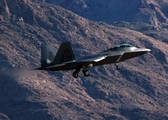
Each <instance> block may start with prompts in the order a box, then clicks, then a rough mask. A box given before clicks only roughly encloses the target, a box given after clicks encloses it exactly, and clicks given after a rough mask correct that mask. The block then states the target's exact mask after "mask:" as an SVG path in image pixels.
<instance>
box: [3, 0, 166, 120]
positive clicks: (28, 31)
mask: <svg viewBox="0 0 168 120" xmlns="http://www.w3.org/2000/svg"><path fill="white" fill-rule="evenodd" d="M0 5H1V6H2V7H0V8H1V9H2V11H3V12H2V13H1V14H0V16H1V21H0V26H1V27H0V34H1V35H0V56H1V57H0V68H1V70H0V86H1V87H0V101H1V102H0V106H1V107H0V113H1V114H0V116H1V118H6V119H11V120H19V119H27V120H29V119H35V120H36V119H41V120H42V119H44V120H46V119H100V120H101V119H119V120H124V119H132V120H133V119H135V118H136V119H168V111H167V106H168V103H167V100H168V97H167V96H168V90H167V88H168V81H167V80H168V75H167V71H168V64H167V61H168V56H167V55H168V51H167V49H168V45H167V43H166V42H165V41H159V40H157V39H154V38H152V37H149V36H146V35H145V34H143V33H141V32H137V31H134V30H130V29H128V28H124V27H117V26H113V25H108V24H105V23H101V22H92V21H89V20H86V19H84V18H82V17H80V16H78V15H76V14H73V13H72V12H70V11H67V10H65V9H63V8H61V7H58V6H54V5H51V4H47V3H45V2H35V1H33V0H32V1H27V0H24V1H19V0H16V1H15V2H12V1H11V0H3V1H1V2H0ZM146 27H148V26H146ZM134 28H135V27H134ZM152 30H153V31H154V33H153V34H154V35H155V33H157V30H156V29H152ZM162 30H163V29H162ZM163 31H164V30H163ZM165 36H166V34H165ZM65 41H71V43H72V47H73V50H74V52H75V55H76V56H77V57H80V56H84V55H88V54H93V53H97V52H100V51H102V50H105V49H108V48H111V47H114V46H116V45H118V44H120V43H131V44H133V45H135V46H137V47H147V48H150V49H151V50H152V51H151V52H150V53H149V54H146V55H144V56H142V57H139V58H134V59H132V60H129V61H125V62H123V63H121V66H122V69H121V71H116V70H115V66H114V65H104V66H100V67H95V68H91V69H90V71H91V72H92V74H91V76H90V77H84V76H83V75H82V74H81V75H80V77H79V78H78V79H74V78H73V77H72V75H71V74H72V71H63V72H51V71H49V72H46V71H42V72H40V71H38V72H35V71H32V72H29V71H25V70H24V69H21V68H26V67H36V66H39V65H40V46H41V44H46V43H49V44H52V45H53V46H55V48H56V49H58V47H59V45H60V43H61V42H65ZM18 74H19V75H18ZM18 76H19V77H18Z"/></svg>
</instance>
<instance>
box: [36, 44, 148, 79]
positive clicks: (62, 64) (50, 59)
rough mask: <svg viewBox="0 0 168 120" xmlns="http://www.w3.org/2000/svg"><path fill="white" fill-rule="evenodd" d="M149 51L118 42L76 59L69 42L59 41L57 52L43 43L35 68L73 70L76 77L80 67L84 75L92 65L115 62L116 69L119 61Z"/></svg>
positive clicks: (88, 73)
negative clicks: (38, 62) (118, 43)
mask: <svg viewBox="0 0 168 120" xmlns="http://www.w3.org/2000/svg"><path fill="white" fill-rule="evenodd" d="M150 51H151V50H150V49H146V48H137V47H134V46H132V45H130V44H120V45H118V46H116V47H113V48H110V49H108V50H105V51H103V52H99V53H97V54H93V55H89V56H85V57H81V58H79V59H76V58H75V55H74V52H73V50H72V47H71V44H70V42H64V43H61V45H60V47H59V49H58V52H57V53H56V50H55V49H54V47H53V46H51V45H43V46H41V67H39V68H36V70H51V71H60V70H74V72H73V73H72V76H73V77H74V78H77V77H78V76H79V72H80V70H81V69H82V72H83V74H84V76H89V75H90V71H89V70H88V68H89V67H93V66H100V65H104V64H110V63H116V69H117V70H119V69H120V67H119V66H118V63H119V62H123V61H125V60H127V59H130V58H133V57H137V56H140V55H143V54H145V53H148V52H150Z"/></svg>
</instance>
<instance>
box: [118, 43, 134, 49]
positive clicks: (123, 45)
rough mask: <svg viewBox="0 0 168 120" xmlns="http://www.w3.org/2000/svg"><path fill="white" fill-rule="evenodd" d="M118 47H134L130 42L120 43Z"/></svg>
mask: <svg viewBox="0 0 168 120" xmlns="http://www.w3.org/2000/svg"><path fill="white" fill-rule="evenodd" d="M117 47H118V48H121V47H133V46H132V45H130V44H120V45H118V46H117Z"/></svg>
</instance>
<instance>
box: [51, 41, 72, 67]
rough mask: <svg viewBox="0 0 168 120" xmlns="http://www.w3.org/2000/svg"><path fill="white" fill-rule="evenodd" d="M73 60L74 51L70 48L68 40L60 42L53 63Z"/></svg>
mask: <svg viewBox="0 0 168 120" xmlns="http://www.w3.org/2000/svg"><path fill="white" fill-rule="evenodd" d="M72 60H75V56H74V52H73V50H72V47H71V44H70V42H64V43H61V45H60V47H59V49H58V52H57V54H56V57H55V58H54V61H53V64H59V63H63V62H68V61H72Z"/></svg>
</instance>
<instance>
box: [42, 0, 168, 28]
mask: <svg viewBox="0 0 168 120" xmlns="http://www.w3.org/2000/svg"><path fill="white" fill-rule="evenodd" d="M45 2H48V3H52V4H56V5H59V6H62V7H64V8H66V9H68V10H70V11H73V12H74V13H76V14H78V15H80V16H83V17H85V18H87V19H89V20H93V21H104V22H107V23H112V22H116V21H128V22H143V23H148V24H152V25H155V26H158V27H160V26H161V25H162V23H167V22H168V19H167V17H168V14H167V13H168V12H167V11H168V1H167V0H162V2H161V1H160V0H106V1H104V0H96V1H95V0H58V1H55V0H45Z"/></svg>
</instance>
